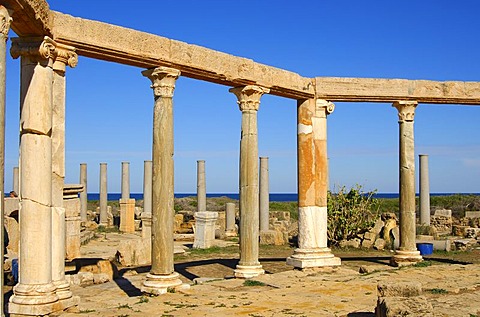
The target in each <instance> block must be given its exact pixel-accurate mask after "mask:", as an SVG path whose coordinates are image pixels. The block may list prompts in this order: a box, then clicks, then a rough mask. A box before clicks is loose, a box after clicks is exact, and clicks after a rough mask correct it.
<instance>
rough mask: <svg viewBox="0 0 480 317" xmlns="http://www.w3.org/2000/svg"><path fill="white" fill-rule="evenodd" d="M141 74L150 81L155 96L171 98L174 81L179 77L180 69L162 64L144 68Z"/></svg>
mask: <svg viewBox="0 0 480 317" xmlns="http://www.w3.org/2000/svg"><path fill="white" fill-rule="evenodd" d="M142 75H143V76H145V77H148V78H149V79H150V80H151V81H152V85H151V86H150V87H151V88H152V89H153V94H154V96H155V97H163V98H172V97H173V91H174V90H175V82H176V80H177V79H178V77H180V71H179V70H178V69H174V68H169V67H163V66H162V67H156V68H152V69H147V70H144V71H143V72H142Z"/></svg>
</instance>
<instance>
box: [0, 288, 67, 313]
mask: <svg viewBox="0 0 480 317" xmlns="http://www.w3.org/2000/svg"><path fill="white" fill-rule="evenodd" d="M13 293H14V294H13V296H12V297H11V298H10V302H9V303H8V309H7V310H8V313H9V314H10V316H17V315H18V316H43V315H48V314H51V313H53V312H55V311H60V310H61V309H62V305H61V304H60V302H59V300H58V296H57V294H55V286H54V285H53V284H52V283H49V284H40V285H37V284H35V285H27V284H21V283H20V284H17V285H16V286H15V287H14V288H13Z"/></svg>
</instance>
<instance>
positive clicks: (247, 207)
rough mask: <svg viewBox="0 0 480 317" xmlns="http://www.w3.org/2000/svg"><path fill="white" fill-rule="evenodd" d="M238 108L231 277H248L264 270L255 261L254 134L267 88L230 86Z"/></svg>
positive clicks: (257, 219) (256, 160)
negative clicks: (236, 224)
mask: <svg viewBox="0 0 480 317" xmlns="http://www.w3.org/2000/svg"><path fill="white" fill-rule="evenodd" d="M230 92H232V93H234V94H235V95H236V96H237V99H238V101H237V103H238V105H239V107H240V110H241V111H242V131H241V139H240V261H239V262H238V265H237V267H236V269H235V271H234V273H235V277H238V278H251V277H255V276H258V275H260V274H263V273H264V272H265V271H264V270H263V268H262V265H261V264H260V262H259V261H258V247H259V241H258V236H259V230H258V226H259V211H258V209H259V202H258V199H259V198H258V194H259V193H258V135H257V133H258V132H257V111H258V108H259V106H260V98H261V96H262V95H263V94H265V93H269V92H270V90H269V89H266V88H263V87H259V86H253V85H251V86H242V87H236V88H231V89H230Z"/></svg>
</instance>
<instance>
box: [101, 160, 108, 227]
mask: <svg viewBox="0 0 480 317" xmlns="http://www.w3.org/2000/svg"><path fill="white" fill-rule="evenodd" d="M107 202H108V196H107V163H100V221H99V224H100V225H102V226H108V219H107V218H108V213H107Z"/></svg>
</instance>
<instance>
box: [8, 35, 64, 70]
mask: <svg viewBox="0 0 480 317" xmlns="http://www.w3.org/2000/svg"><path fill="white" fill-rule="evenodd" d="M56 46H57V43H56V42H55V41H54V40H52V39H51V38H49V37H48V36H44V37H14V38H12V47H11V49H10V55H12V57H13V58H14V59H16V58H19V57H20V56H23V57H28V58H29V59H31V60H33V61H36V62H42V61H43V62H48V63H49V64H51V63H53V58H54V57H55V47H56Z"/></svg>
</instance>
